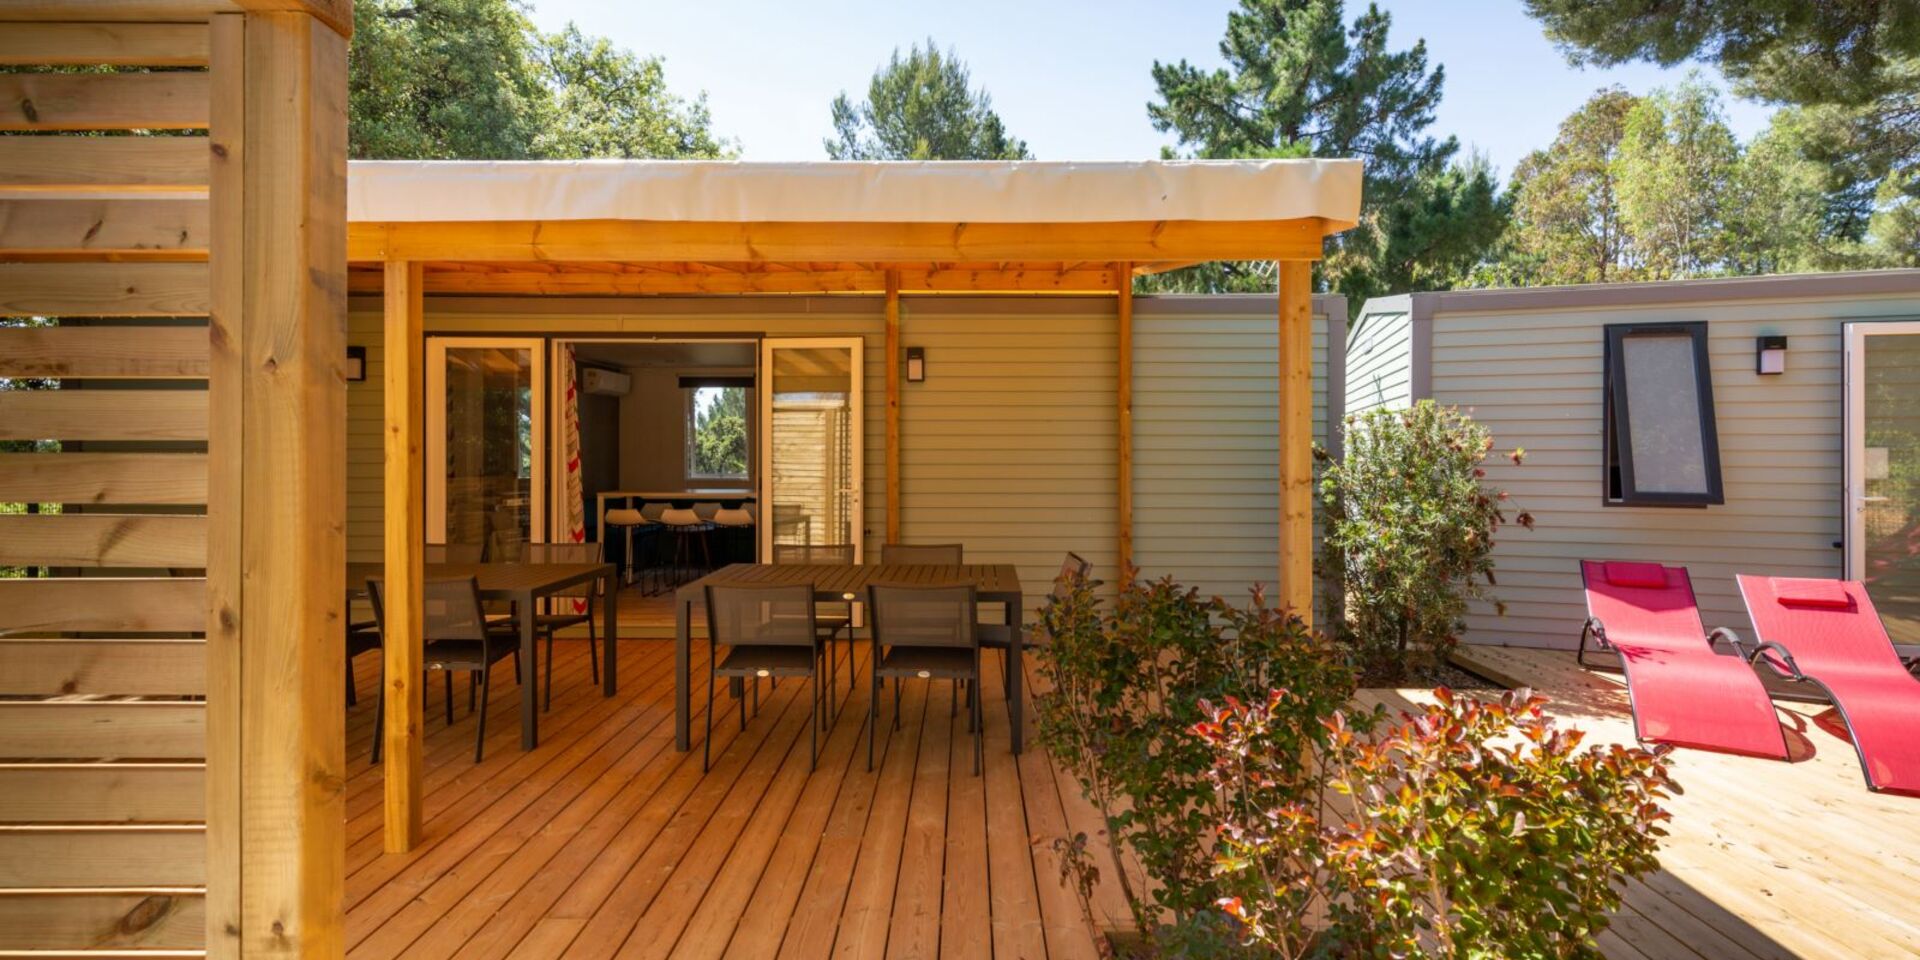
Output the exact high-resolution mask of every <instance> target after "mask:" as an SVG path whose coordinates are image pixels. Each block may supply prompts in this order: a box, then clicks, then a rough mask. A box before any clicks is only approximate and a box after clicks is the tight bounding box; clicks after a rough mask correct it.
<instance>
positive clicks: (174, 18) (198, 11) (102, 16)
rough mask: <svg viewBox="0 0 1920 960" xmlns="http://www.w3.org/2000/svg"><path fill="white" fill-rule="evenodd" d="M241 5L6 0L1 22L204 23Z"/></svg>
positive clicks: (176, 0) (184, 0)
mask: <svg viewBox="0 0 1920 960" xmlns="http://www.w3.org/2000/svg"><path fill="white" fill-rule="evenodd" d="M239 9H240V8H239V7H238V6H237V5H235V4H234V3H233V2H232V0H80V2H79V3H77V4H76V2H75V0H6V2H5V3H4V4H0V21H23V22H24V21H31V20H72V19H73V18H74V17H76V16H84V17H85V18H86V19H87V20H117V21H125V20H141V21H153V22H156V23H206V22H207V20H208V18H210V17H212V16H213V15H214V14H217V13H234V12H237V11H238V10H239ZM80 11H84V13H81V12H80Z"/></svg>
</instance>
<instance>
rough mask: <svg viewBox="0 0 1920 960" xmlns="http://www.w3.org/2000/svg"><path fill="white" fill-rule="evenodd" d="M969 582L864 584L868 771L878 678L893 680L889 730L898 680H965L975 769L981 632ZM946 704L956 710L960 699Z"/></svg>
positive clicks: (896, 713)
mask: <svg viewBox="0 0 1920 960" xmlns="http://www.w3.org/2000/svg"><path fill="white" fill-rule="evenodd" d="M977 602H978V595H977V593H976V591H975V590H974V587H973V585H972V584H970V583H963V584H951V585H937V586H926V585H919V584H914V585H906V584H897V585H895V584H878V583H876V584H869V585H868V587H867V615H868V628H869V631H870V632H871V633H872V634H873V696H872V698H871V699H870V700H869V701H868V702H867V769H869V770H871V769H873V743H874V740H875V738H876V732H875V730H874V727H875V725H876V724H877V723H878V722H879V719H880V680H881V678H883V677H892V678H894V684H893V728H894V729H895V730H898V729H900V681H901V680H904V679H907V678H909V677H917V678H919V679H921V680H951V681H953V682H954V684H955V686H956V688H960V687H961V685H962V683H963V682H964V689H965V691H966V693H967V724H968V726H969V727H970V728H971V729H972V731H973V772H974V773H975V774H976V775H977V774H979V772H980V763H981V759H982V757H983V753H982V747H981V743H980V632H979V629H978V619H979V618H978V615H977V613H976V606H975V605H976V603H977ZM954 701H955V702H954V704H953V705H952V706H950V707H949V708H948V715H949V716H951V715H952V714H953V713H954V712H955V711H957V710H958V709H959V702H958V701H959V697H958V696H956V697H955V698H954Z"/></svg>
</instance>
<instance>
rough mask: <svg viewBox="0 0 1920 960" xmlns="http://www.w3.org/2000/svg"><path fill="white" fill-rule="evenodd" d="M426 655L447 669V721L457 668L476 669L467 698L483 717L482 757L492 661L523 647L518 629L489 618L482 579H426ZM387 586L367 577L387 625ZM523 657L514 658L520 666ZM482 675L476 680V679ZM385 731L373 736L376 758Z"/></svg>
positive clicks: (428, 662) (429, 664)
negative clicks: (485, 609) (519, 658)
mask: <svg viewBox="0 0 1920 960" xmlns="http://www.w3.org/2000/svg"><path fill="white" fill-rule="evenodd" d="M421 587H422V590H421V597H420V600H421V604H420V605H421V613H422V618H421V619H422V627H423V628H424V629H423V630H422V632H421V638H422V641H423V642H422V644H421V660H422V665H423V666H425V667H426V668H427V669H429V670H444V671H447V674H446V678H447V679H446V690H447V724H448V725H449V726H451V725H452V724H453V673H452V671H454V670H467V671H471V676H470V677H469V683H468V688H467V690H468V693H467V696H468V702H469V704H474V703H476V702H477V707H475V706H470V707H469V709H477V710H478V712H479V714H480V722H479V724H478V726H477V729H476V730H475V731H474V743H473V762H475V763H479V762H480V760H481V757H482V751H483V750H484V749H485V747H486V742H487V694H488V692H489V691H490V689H491V681H492V676H493V665H494V664H495V663H497V662H499V661H501V660H504V659H506V658H508V657H512V656H514V655H515V654H517V653H518V652H519V650H520V644H519V632H518V631H517V630H515V629H512V628H511V627H510V626H509V625H507V624H503V623H499V622H495V621H490V620H489V619H488V617H487V615H486V613H485V611H484V610H483V609H482V607H481V603H480V584H479V582H478V581H477V580H475V579H474V578H472V577H459V578H444V579H430V580H427V581H425V582H424V583H422V584H421ZM385 593H386V587H385V584H384V583H383V582H381V581H380V580H378V579H374V580H369V581H367V599H368V600H370V601H372V603H373V613H374V618H375V619H377V620H379V621H380V622H381V626H382V630H383V631H384V629H385V623H386V618H387V613H386V602H385ZM519 662H520V661H519V660H518V659H515V660H514V663H515V665H516V667H517V665H518V664H519ZM475 681H477V682H475ZM386 687H387V685H386V684H385V683H382V684H381V685H380V707H379V716H380V717H381V718H382V719H381V720H380V722H381V723H382V724H384V723H385V722H386V721H385V719H384V718H385V716H386V709H387V703H386V701H387V690H386ZM382 739H383V738H381V737H374V738H373V762H375V763H379V762H380V745H381V740H382Z"/></svg>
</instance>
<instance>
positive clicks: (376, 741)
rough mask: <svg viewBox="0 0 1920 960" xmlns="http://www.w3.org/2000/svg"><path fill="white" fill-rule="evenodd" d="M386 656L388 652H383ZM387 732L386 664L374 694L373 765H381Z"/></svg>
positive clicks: (382, 654)
mask: <svg viewBox="0 0 1920 960" xmlns="http://www.w3.org/2000/svg"><path fill="white" fill-rule="evenodd" d="M381 656H382V657H384V656H386V654H385V653H384V652H382V653H381ZM386 732H387V678H386V670H385V668H384V665H383V667H382V669H381V672H380V689H378V690H376V691H374V696H373V749H372V750H371V751H369V753H370V754H371V757H369V760H370V762H371V764H372V765H373V766H376V767H377V766H379V765H380V744H381V742H382V741H384V740H386V739H387V738H386Z"/></svg>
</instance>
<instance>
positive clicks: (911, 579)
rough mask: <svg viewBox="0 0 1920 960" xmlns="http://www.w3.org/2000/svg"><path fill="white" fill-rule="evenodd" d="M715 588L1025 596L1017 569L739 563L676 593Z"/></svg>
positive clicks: (694, 596) (701, 593)
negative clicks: (961, 590) (960, 589)
mask: <svg viewBox="0 0 1920 960" xmlns="http://www.w3.org/2000/svg"><path fill="white" fill-rule="evenodd" d="M709 583H713V584H756V585H765V586H777V585H785V584H795V583H810V584H813V589H814V592H815V593H819V594H823V595H825V594H839V595H845V594H855V595H858V594H860V593H863V592H865V590H866V588H867V584H869V583H906V584H936V583H971V584H973V585H974V589H976V590H978V591H979V593H980V595H981V596H982V597H989V598H992V597H995V596H1012V595H1018V594H1019V593H1020V592H1021V587H1020V572H1019V570H1017V569H1016V568H1015V567H1014V566H1013V564H1010V563H998V564H962V565H960V566H947V565H939V564H924V563H878V564H862V565H860V566H852V565H824V564H806V563H735V564H730V565H728V566H725V567H722V568H720V569H719V570H716V571H714V572H712V573H710V574H707V575H706V576H704V577H701V578H700V579H698V580H695V581H693V582H692V583H689V584H687V585H685V586H683V587H681V588H680V589H679V590H678V591H676V592H675V593H674V597H675V598H676V599H678V600H680V601H681V602H691V601H698V600H703V599H704V598H705V596H706V586H707V584H709Z"/></svg>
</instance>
